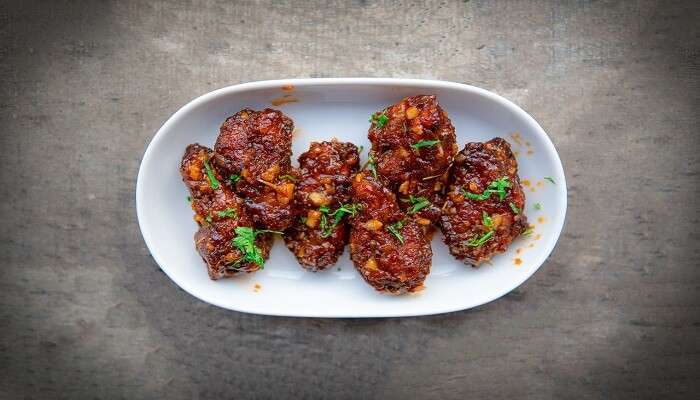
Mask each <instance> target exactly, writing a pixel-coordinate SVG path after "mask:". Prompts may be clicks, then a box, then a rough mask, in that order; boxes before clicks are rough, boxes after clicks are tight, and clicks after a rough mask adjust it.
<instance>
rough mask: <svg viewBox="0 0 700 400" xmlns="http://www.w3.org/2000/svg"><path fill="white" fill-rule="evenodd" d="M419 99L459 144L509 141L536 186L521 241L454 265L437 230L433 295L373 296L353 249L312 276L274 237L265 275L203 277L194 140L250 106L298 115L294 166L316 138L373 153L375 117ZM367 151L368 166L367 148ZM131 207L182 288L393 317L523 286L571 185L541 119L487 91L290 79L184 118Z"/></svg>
mask: <svg viewBox="0 0 700 400" xmlns="http://www.w3.org/2000/svg"><path fill="white" fill-rule="evenodd" d="M417 94H435V95H437V97H438V100H439V102H440V104H441V105H442V107H443V108H444V109H445V110H446V111H447V112H448V114H449V116H450V118H451V120H452V123H453V124H454V126H455V128H456V131H457V140H458V143H459V145H460V148H462V147H463V146H464V145H465V144H466V143H467V142H471V141H486V140H489V139H491V138H493V137H495V136H500V137H503V138H505V139H507V140H508V141H509V142H510V143H511V145H512V147H513V150H514V151H516V152H518V153H517V154H518V155H517V158H518V162H519V165H520V177H521V179H522V180H523V181H524V182H527V181H529V182H530V185H529V186H527V185H526V186H525V187H524V188H525V193H526V198H527V202H526V214H527V216H528V218H529V221H530V223H531V224H534V225H535V226H536V227H535V231H534V233H533V234H532V235H531V236H529V237H521V238H519V239H517V240H516V241H515V242H514V243H513V244H512V245H511V246H510V248H509V250H508V252H506V253H504V254H501V255H498V256H496V257H494V259H493V260H492V262H491V263H490V264H484V265H482V266H481V267H479V268H471V267H468V266H466V265H464V264H462V263H460V262H458V261H456V260H455V259H454V258H452V256H451V255H450V254H449V252H448V250H447V247H446V246H445V245H444V244H443V242H442V236H441V234H440V233H439V232H438V233H436V234H435V236H434V238H433V254H434V255H433V266H432V271H431V273H430V275H429V276H428V278H427V280H426V282H425V286H426V288H425V290H423V291H422V292H420V293H417V294H412V295H404V296H392V295H384V294H380V293H377V292H376V291H374V289H372V288H371V287H370V286H369V285H367V284H366V283H365V282H364V281H363V280H362V278H361V277H360V276H359V274H358V273H357V272H356V271H355V269H354V267H353V265H352V263H351V262H350V259H349V256H348V249H347V248H346V251H345V253H344V254H343V256H342V257H341V259H340V261H339V262H338V263H337V264H336V265H335V266H333V267H331V268H330V269H329V270H327V271H325V272H320V273H312V272H307V271H305V270H303V269H302V268H301V267H300V266H299V265H298V264H297V262H296V259H295V258H294V256H293V255H292V254H291V253H290V252H289V251H288V250H287V248H286V247H285V245H284V243H283V242H282V240H281V239H280V238H279V237H277V238H276V239H275V245H274V247H273V249H272V252H271V255H270V259H269V260H268V261H267V263H266V264H265V269H264V270H262V271H259V272H257V273H253V274H245V275H241V276H239V277H235V278H233V279H225V280H219V281H212V280H210V279H209V278H208V276H207V273H206V268H205V266H204V263H203V261H202V259H201V258H200V257H199V255H198V254H197V252H196V250H195V248H194V243H193V235H194V232H195V230H196V229H197V226H196V224H195V222H194V221H193V219H192V216H193V215H192V210H191V209H190V207H189V204H188V202H187V200H186V197H187V195H188V193H187V190H186V189H185V186H184V184H183V183H182V181H181V180H180V174H179V169H178V168H179V164H180V159H181V157H182V154H183V152H184V150H185V147H186V146H187V145H188V144H190V143H194V142H199V143H201V144H203V145H206V146H210V147H211V146H213V144H214V141H215V139H216V136H217V134H218V132H219V126H220V124H221V123H222V122H223V121H224V119H226V117H228V116H229V115H232V114H234V113H235V112H237V111H239V110H240V109H242V108H244V107H252V108H254V109H262V108H265V107H273V108H278V109H280V110H282V111H283V112H284V113H285V114H287V115H289V116H290V117H291V118H292V119H293V120H294V124H295V127H296V129H295V134H294V142H293V151H294V156H293V163H294V164H295V165H296V157H297V156H298V155H299V154H301V153H302V152H303V151H305V150H306V149H307V148H308V146H309V143H310V142H312V141H321V140H329V139H331V138H333V137H337V138H338V139H340V140H344V141H351V142H353V143H355V144H357V145H363V146H364V148H365V149H368V148H369V142H368V140H367V129H368V126H369V122H368V118H369V116H370V114H372V113H373V112H374V111H376V110H379V109H382V108H384V107H386V106H388V105H390V104H393V103H395V102H397V101H399V100H400V99H401V98H403V97H405V96H411V95H417ZM280 103H282V104H280ZM273 104H277V106H275V105H273ZM362 156H363V157H362V158H363V162H364V159H366V156H367V150H365V151H364V153H363V155H362ZM544 177H551V178H552V179H553V180H554V182H556V184H552V183H550V182H549V181H546V180H544ZM535 203H540V204H541V205H542V208H541V210H535V208H534V204H535ZM136 209H137V215H138V220H139V225H140V228H141V233H142V234H143V238H144V240H145V241H146V245H147V246H148V249H149V250H150V252H151V254H152V255H153V258H154V259H155V260H156V262H157V263H158V265H160V267H161V268H162V269H163V271H165V273H166V274H167V275H168V276H170V278H171V279H172V280H173V281H175V283H177V284H178V285H179V286H180V287H181V288H183V289H184V290H186V291H187V292H189V293H191V294H192V295H194V296H196V297H198V298H200V299H202V300H204V301H206V302H209V303H211V304H215V305H217V306H220V307H224V308H228V309H231V310H237V311H243V312H249V313H257V314H268V315H285V316H298V317H398V316H411V315H428V314H437V313H444V312H450V311H457V310H463V309H467V308H470V307H475V306H478V305H481V304H484V303H487V302H489V301H492V300H494V299H497V298H499V297H501V296H503V295H504V294H506V293H508V292H510V291H511V290H513V289H514V288H516V287H517V286H518V285H520V284H521V283H523V282H524V281H525V280H526V279H527V278H528V277H530V276H531V275H532V274H533V273H534V272H535V271H536V270H537V269H538V268H539V267H540V265H542V263H543V262H544V261H545V259H546V258H547V256H549V254H550V253H551V251H552V249H553V248H554V245H555V244H556V242H557V239H558V237H559V233H560V232H561V229H562V226H563V225H564V216H565V214H566V182H565V180H564V171H563V168H562V165H561V161H560V160H559V156H558V154H557V152H556V150H555V149H554V145H552V142H551V141H550V139H549V137H548V136H547V134H546V133H545V132H544V131H543V130H542V128H541V127H540V126H539V125H538V124H537V122H535V120H534V119H533V118H532V117H530V116H529V115H528V114H527V113H526V112H525V111H523V110H522V109H521V108H519V107H518V106H516V105H515V104H513V103H511V102H510V101H508V100H506V99H504V98H503V97H500V96H498V95H496V94H494V93H491V92H489V91H486V90H484V89H480V88H476V87H473V86H468V85H463V84H459V83H452V82H441V81H429V80H413V79H364V78H358V79H352V78H350V79H334V78H332V79H289V80H279V81H263V82H252V83H246V84H241V85H236V86H230V87H226V88H223V89H219V90H215V91H213V92H211V93H207V94H205V95H203V96H200V97H198V98H196V99H194V100H192V101H191V102H189V103H188V104H187V105H185V106H184V107H182V108H181V109H180V110H179V111H177V112H176V113H175V114H174V115H173V116H172V117H170V119H168V121H167V122H166V123H165V124H164V125H163V126H162V127H161V128H160V130H158V133H156V136H155V137H154V138H153V140H152V141H151V143H150V144H149V145H148V148H147V149H146V153H145V155H144V157H143V160H142V162H141V167H140V169H139V175H138V181H137V184H136ZM518 249H519V250H518ZM516 251H517V252H516Z"/></svg>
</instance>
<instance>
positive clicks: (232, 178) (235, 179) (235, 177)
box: [228, 174, 241, 185]
mask: <svg viewBox="0 0 700 400" xmlns="http://www.w3.org/2000/svg"><path fill="white" fill-rule="evenodd" d="M228 180H229V182H231V184H232V185H235V184H236V182H238V181H239V180H241V176H240V175H236V174H233V175H231V176H229V177H228Z"/></svg>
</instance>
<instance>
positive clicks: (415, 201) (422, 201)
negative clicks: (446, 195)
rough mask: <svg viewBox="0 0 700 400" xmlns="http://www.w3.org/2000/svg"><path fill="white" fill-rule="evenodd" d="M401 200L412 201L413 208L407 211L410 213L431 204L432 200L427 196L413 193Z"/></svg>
mask: <svg viewBox="0 0 700 400" xmlns="http://www.w3.org/2000/svg"><path fill="white" fill-rule="evenodd" d="M401 201H403V202H404V203H411V208H409V209H408V211H407V212H408V213H409V214H415V213H417V212H418V211H420V210H422V209H424V208H425V207H428V206H429V205H430V200H428V199H426V198H425V197H414V196H413V195H410V196H409V197H408V198H407V199H401Z"/></svg>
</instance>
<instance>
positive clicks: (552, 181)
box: [544, 176, 557, 185]
mask: <svg viewBox="0 0 700 400" xmlns="http://www.w3.org/2000/svg"><path fill="white" fill-rule="evenodd" d="M544 180H546V181H549V182H550V183H551V184H552V185H556V184H557V183H556V182H554V179H552V177H551V176H545V177H544Z"/></svg>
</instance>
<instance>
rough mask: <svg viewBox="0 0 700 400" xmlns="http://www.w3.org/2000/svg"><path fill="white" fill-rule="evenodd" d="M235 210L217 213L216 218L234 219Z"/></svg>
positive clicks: (228, 209) (229, 209) (230, 209)
mask: <svg viewBox="0 0 700 400" xmlns="http://www.w3.org/2000/svg"><path fill="white" fill-rule="evenodd" d="M236 215H237V214H236V210H235V209H233V208H227V209H225V210H224V211H217V212H216V216H217V217H219V218H236Z"/></svg>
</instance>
